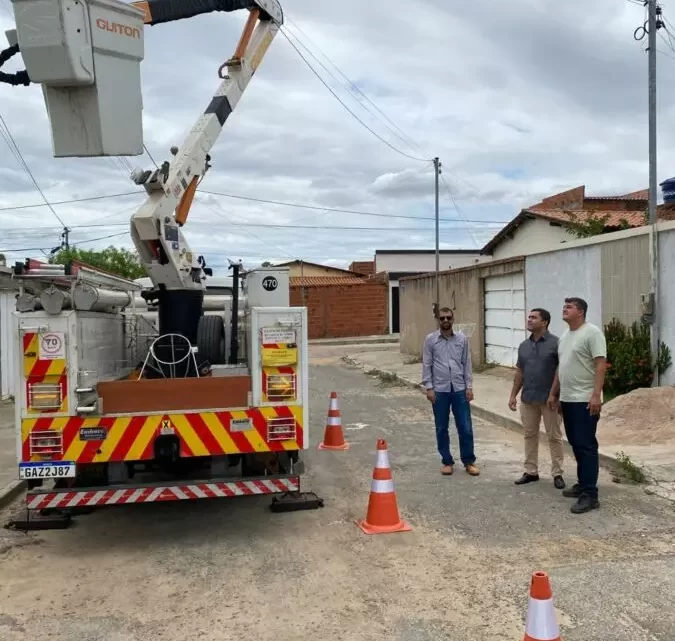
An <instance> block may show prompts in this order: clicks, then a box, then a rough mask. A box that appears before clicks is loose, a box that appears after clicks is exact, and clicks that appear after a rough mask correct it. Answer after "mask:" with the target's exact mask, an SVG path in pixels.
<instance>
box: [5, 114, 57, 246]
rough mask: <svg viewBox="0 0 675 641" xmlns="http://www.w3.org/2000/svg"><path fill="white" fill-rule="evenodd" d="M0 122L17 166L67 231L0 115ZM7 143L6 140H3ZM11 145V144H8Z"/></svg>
mask: <svg viewBox="0 0 675 641" xmlns="http://www.w3.org/2000/svg"><path fill="white" fill-rule="evenodd" d="M0 122H2V125H3V128H4V130H5V133H6V135H7V136H8V137H9V142H8V145H9V148H10V151H12V152H14V151H15V152H16V155H17V156H18V158H19V161H20V162H19V164H20V165H21V168H22V169H23V170H24V171H25V172H26V173H27V174H28V176H29V178H30V179H31V181H32V182H33V185H35V189H37V190H38V192H39V193H40V196H42V198H43V200H44V201H45V205H46V206H47V207H49V209H50V210H51V212H52V214H54V216H55V217H56V219H57V220H58V221H59V222H60V223H61V225H63V228H64V232H65V230H67V227H66V224H65V223H64V222H63V220H61V217H60V216H59V215H58V214H57V213H56V210H55V209H54V208H53V207H52V206H51V204H50V202H49V201H48V200H47V197H46V196H45V194H44V192H43V191H42V189H40V185H38V182H37V180H35V176H33V172H32V171H31V170H30V168H29V167H28V164H27V163H26V159H25V158H24V157H23V154H22V153H21V150H20V149H19V146H18V145H17V144H16V140H15V139H14V136H13V135H12V132H11V131H10V129H9V126H8V125H7V122H5V119H4V117H3V115H2V114H1V113H0ZM5 140H6V141H7V139H5ZM10 143H11V144H10ZM66 235H67V233H66Z"/></svg>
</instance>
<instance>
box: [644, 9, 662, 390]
mask: <svg viewBox="0 0 675 641" xmlns="http://www.w3.org/2000/svg"><path fill="white" fill-rule="evenodd" d="M648 3H649V18H648V28H647V35H648V43H649V48H648V65H649V205H648V210H647V211H648V222H649V225H650V228H649V307H650V311H651V325H650V330H651V331H650V346H651V353H652V362H653V363H656V360H657V359H658V356H659V318H658V317H659V295H658V294H659V237H658V231H657V220H656V199H657V191H656V189H657V166H656V31H657V29H658V28H659V27H660V26H661V24H660V23H661V20H660V17H659V16H658V15H657V14H659V15H660V13H661V8H660V7H658V6H657V0H648ZM652 384H653V385H655V386H656V385H658V384H659V373H658V371H655V372H654V380H653V383H652Z"/></svg>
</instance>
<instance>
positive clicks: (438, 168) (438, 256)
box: [434, 156, 441, 318]
mask: <svg viewBox="0 0 675 641" xmlns="http://www.w3.org/2000/svg"><path fill="white" fill-rule="evenodd" d="M440 175H441V161H440V160H439V159H438V156H436V158H434V179H435V188H436V193H435V197H436V283H435V285H436V296H435V303H434V316H435V317H436V318H438V312H439V308H440V304H441V301H440V298H441V290H440V285H439V280H438V272H439V271H440V267H441V252H440V249H439V245H440V242H439V211H438V179H439V176H440Z"/></svg>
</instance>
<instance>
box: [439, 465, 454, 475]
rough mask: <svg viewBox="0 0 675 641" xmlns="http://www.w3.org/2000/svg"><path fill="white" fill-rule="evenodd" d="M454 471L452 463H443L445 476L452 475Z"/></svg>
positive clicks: (442, 470) (442, 471)
mask: <svg viewBox="0 0 675 641" xmlns="http://www.w3.org/2000/svg"><path fill="white" fill-rule="evenodd" d="M452 472H453V469H452V465H442V466H441V474H442V475H443V476H450V475H451V474H452Z"/></svg>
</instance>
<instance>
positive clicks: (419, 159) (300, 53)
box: [280, 27, 432, 163]
mask: <svg viewBox="0 0 675 641" xmlns="http://www.w3.org/2000/svg"><path fill="white" fill-rule="evenodd" d="M280 31H281V33H282V34H283V35H284V37H285V38H286V40H288V42H289V44H290V45H291V47H293V49H295V51H296V53H297V54H298V55H299V56H300V58H301V59H302V61H303V62H304V63H305V64H306V65H307V67H308V68H309V69H310V71H311V72H312V73H313V74H314V75H315V76H316V77H317V78H318V79H319V81H320V82H321V84H322V85H323V86H324V87H326V89H328V91H330V93H331V94H332V95H333V97H334V98H335V99H336V100H337V101H338V102H339V103H340V104H341V105H342V106H343V107H344V108H345V109H346V110H347V111H348V112H349V113H350V114H351V116H352V117H353V118H354V119H355V120H357V121H358V122H359V123H360V124H361V125H362V126H363V127H365V128H366V129H367V130H368V131H369V132H370V133H371V134H372V135H373V136H375V138H377V139H378V140H379V141H380V142H383V143H384V144H385V145H387V147H389V148H390V149H392V150H393V151H395V152H396V153H398V154H400V155H401V156H405V157H406V158H410V159H411V160H417V161H418V162H428V163H431V162H432V161H431V159H430V158H418V157H417V156H411V155H410V154H408V153H406V152H405V151H401V150H400V149H399V148H398V147H395V146H394V145H392V144H391V143H390V142H389V141H388V140H386V139H385V138H383V137H382V136H380V134H378V133H377V132H376V131H374V130H373V129H371V127H369V126H368V125H367V124H366V123H365V122H363V120H361V118H359V117H358V116H357V115H356V114H355V113H354V112H353V111H352V110H351V109H350V108H349V107H348V106H347V105H346V104H345V102H344V101H343V100H342V98H340V96H338V95H337V94H336V93H335V91H333V89H332V88H331V87H330V85H329V84H328V83H327V82H326V81H325V80H324V79H323V78H322V77H321V74H320V73H319V72H318V71H317V70H316V69H314V67H313V66H312V63H311V62H309V60H307V58H305V56H304V55H303V54H302V51H300V49H298V47H297V46H296V44H295V43H294V42H293V41H292V40H291V38H290V37H289V36H288V33H286V29H284V28H283V27H282V28H281V30H280Z"/></svg>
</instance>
